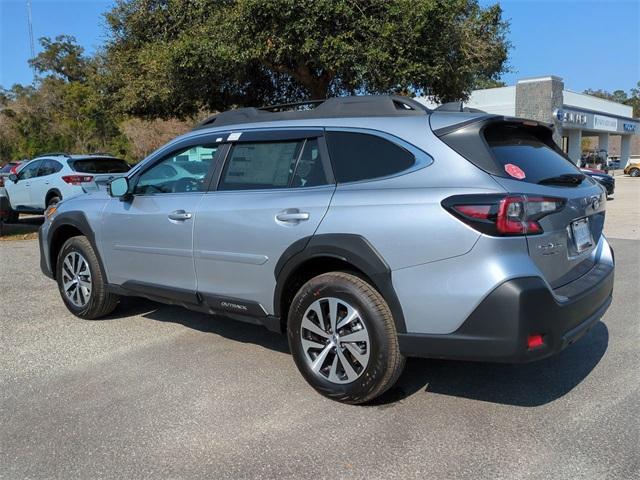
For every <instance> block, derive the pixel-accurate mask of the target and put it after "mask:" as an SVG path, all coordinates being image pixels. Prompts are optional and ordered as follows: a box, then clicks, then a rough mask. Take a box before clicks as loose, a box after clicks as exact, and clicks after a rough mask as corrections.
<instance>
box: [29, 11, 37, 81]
mask: <svg viewBox="0 0 640 480" xmlns="http://www.w3.org/2000/svg"><path fill="white" fill-rule="evenodd" d="M27 22H28V23H29V46H30V47H31V58H35V56H36V49H35V46H34V44H33V21H32V18H31V0H27ZM31 70H33V81H34V82H35V80H36V69H35V68H34V67H31Z"/></svg>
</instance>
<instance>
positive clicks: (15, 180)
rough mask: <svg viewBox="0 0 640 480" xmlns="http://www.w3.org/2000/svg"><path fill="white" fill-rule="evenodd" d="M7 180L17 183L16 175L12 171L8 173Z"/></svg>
mask: <svg viewBox="0 0 640 480" xmlns="http://www.w3.org/2000/svg"><path fill="white" fill-rule="evenodd" d="M9 180H11V181H12V182H13V183H18V175H16V174H15V173H12V174H11V175H9Z"/></svg>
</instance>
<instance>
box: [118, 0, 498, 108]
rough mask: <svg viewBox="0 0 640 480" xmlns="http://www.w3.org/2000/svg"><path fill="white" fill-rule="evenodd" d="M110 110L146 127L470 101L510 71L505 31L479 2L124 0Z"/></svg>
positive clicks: (494, 11) (494, 10) (494, 9)
mask: <svg viewBox="0 0 640 480" xmlns="http://www.w3.org/2000/svg"><path fill="white" fill-rule="evenodd" d="M106 19H107V23H108V26H109V28H110V32H111V33H110V39H109V41H108V45H107V48H106V64H107V65H108V69H109V75H111V78H112V80H113V82H112V85H115V88H114V89H113V94H114V97H113V98H114V101H117V102H118V104H119V105H120V106H121V108H122V110H123V111H125V112H128V113H132V114H135V115H141V116H145V117H171V116H174V115H179V116H185V115H192V114H194V113H196V112H198V111H199V110H201V109H206V110H222V109H226V108H229V107H231V106H244V105H254V106H255V105H260V104H268V103H280V102H289V101H295V100H301V99H307V98H325V97H327V96H334V95H343V94H352V93H406V94H417V93H424V94H427V95H431V96H432V97H434V99H435V100H438V101H449V100H455V99H463V98H466V96H467V95H468V94H469V92H470V91H471V89H472V88H473V87H474V85H476V84H477V83H478V82H483V81H485V82H489V81H492V80H497V79H498V77H499V76H500V74H501V73H503V72H504V71H505V69H506V59H507V52H508V48H509V44H508V42H507V41H506V39H505V35H506V32H507V28H508V24H507V22H505V21H504V20H503V19H502V11H501V9H500V7H499V6H498V5H493V6H489V7H481V6H480V5H479V4H478V2H477V0H447V1H445V0H386V1H383V0H357V1H347V0H189V1H179V0H118V1H117V3H116V6H115V7H114V8H113V9H112V10H111V11H110V12H109V13H108V14H107V15H106Z"/></svg>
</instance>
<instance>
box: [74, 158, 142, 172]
mask: <svg viewBox="0 0 640 480" xmlns="http://www.w3.org/2000/svg"><path fill="white" fill-rule="evenodd" d="M71 168H73V169H74V170H75V171H76V172H81V173H94V174H99V173H124V172H128V171H129V168H130V167H129V164H128V163H127V162H125V161H124V160H120V159H119V158H89V159H86V160H74V161H73V162H72V165H71Z"/></svg>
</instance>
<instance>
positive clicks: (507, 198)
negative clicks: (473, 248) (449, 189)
mask: <svg viewBox="0 0 640 480" xmlns="http://www.w3.org/2000/svg"><path fill="white" fill-rule="evenodd" d="M565 204H566V200H565V199H564V198H555V197H537V196H529V195H520V194H517V195H456V196H454V197H449V198H447V199H445V200H443V202H442V205H443V206H444V207H445V208H446V209H447V210H448V211H449V212H451V213H452V214H453V215H455V216H456V217H458V218H459V219H460V220H462V221H463V222H465V223H466V224H467V225H469V226H471V227H473V228H475V229H476V230H478V231H480V232H482V233H486V234H487V235H493V236H511V235H536V234H539V233H542V227H541V226H540V224H539V223H538V221H539V220H540V219H541V218H543V217H544V216H546V215H549V214H550V213H555V212H559V211H560V210H562V209H563V208H564V206H565Z"/></svg>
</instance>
